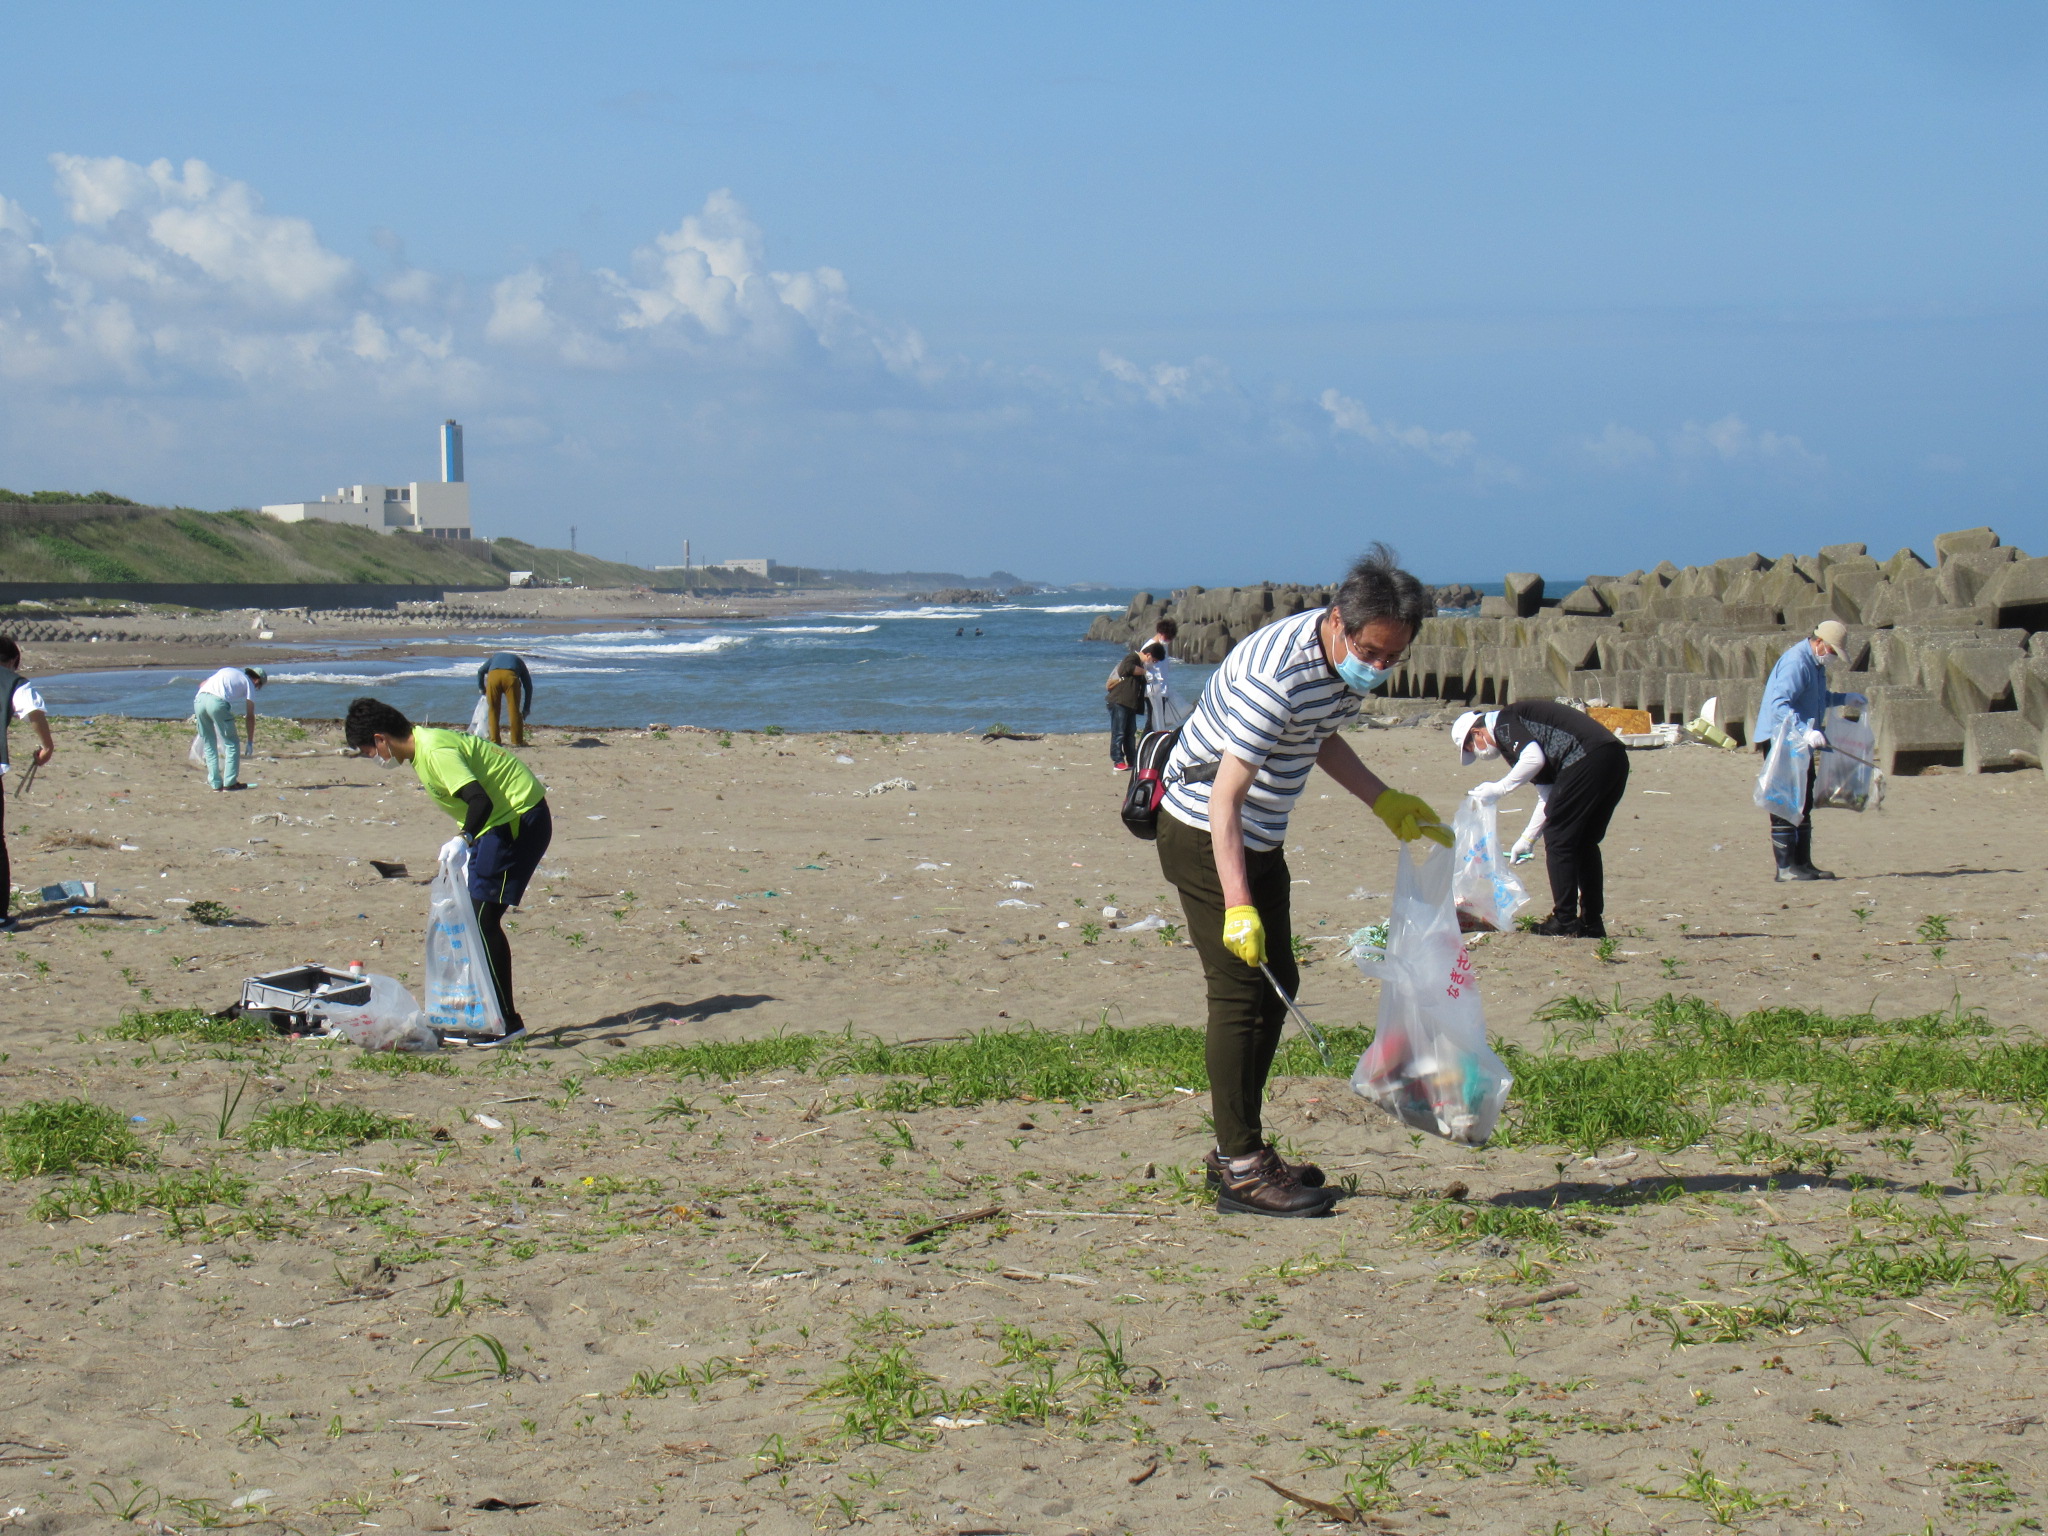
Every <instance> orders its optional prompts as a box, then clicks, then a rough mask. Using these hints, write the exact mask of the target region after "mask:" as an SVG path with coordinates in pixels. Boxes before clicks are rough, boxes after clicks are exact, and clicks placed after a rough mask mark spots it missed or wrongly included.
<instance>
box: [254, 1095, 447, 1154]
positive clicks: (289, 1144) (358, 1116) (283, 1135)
mask: <svg viewBox="0 0 2048 1536" xmlns="http://www.w3.org/2000/svg"><path fill="white" fill-rule="evenodd" d="M411 1134H412V1128H411V1126H410V1124H409V1123H408V1122H406V1121H404V1120H400V1119H398V1118H397V1117H396V1116H393V1115H387V1114H384V1113H382V1112H381V1111H379V1110H374V1109H365V1108H364V1107H363V1106H362V1105H360V1104H317V1103H315V1102H314V1101H313V1100H311V1099H300V1100H299V1101H298V1102H297V1103H294V1104H274V1105H272V1106H271V1107H270V1108H269V1109H266V1110H264V1111H263V1112H262V1113H261V1114H259V1115H257V1116H256V1117H255V1118H254V1119H253V1120H251V1121H250V1122H249V1123H248V1124H247V1125H246V1126H244V1127H243V1128H242V1139H243V1141H245V1142H246V1143H247V1144H248V1146H249V1149H250V1150H251V1151H252V1152H265V1151H269V1150H270V1149H271V1148H273V1147H284V1148H288V1149H290V1150H292V1151H297V1152H339V1151H342V1150H344V1149H346V1148H348V1147H358V1146H361V1145H362V1144H363V1143H364V1142H366V1141H383V1140H385V1139H387V1138H391V1139H396V1138H398V1137H401V1136H410V1135H411Z"/></svg>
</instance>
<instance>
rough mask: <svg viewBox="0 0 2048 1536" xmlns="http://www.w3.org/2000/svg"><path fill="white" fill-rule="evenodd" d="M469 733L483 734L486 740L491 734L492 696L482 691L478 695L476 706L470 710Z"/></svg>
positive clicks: (474, 734)
mask: <svg viewBox="0 0 2048 1536" xmlns="http://www.w3.org/2000/svg"><path fill="white" fill-rule="evenodd" d="M469 734H470V735H472V736H482V737H484V738H485V739H486V740H488V739H489V738H490V734H491V696H490V695H489V694H487V693H480V694H478V695H477V696H476V708H475V709H472V710H471V711H470V712H469Z"/></svg>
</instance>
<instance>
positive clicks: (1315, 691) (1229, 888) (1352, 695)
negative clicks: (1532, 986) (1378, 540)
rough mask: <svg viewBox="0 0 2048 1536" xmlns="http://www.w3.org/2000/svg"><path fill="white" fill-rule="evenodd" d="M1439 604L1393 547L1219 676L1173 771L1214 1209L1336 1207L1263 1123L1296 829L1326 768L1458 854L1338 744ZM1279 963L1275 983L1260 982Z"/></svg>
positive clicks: (1165, 823) (1166, 852) (1172, 831)
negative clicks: (1313, 774)
mask: <svg viewBox="0 0 2048 1536" xmlns="http://www.w3.org/2000/svg"><path fill="white" fill-rule="evenodd" d="M1428 612H1429V595H1428V592H1427V590H1426V589H1425V588H1424V587H1423V585H1422V583H1421V582H1419V581H1417V580H1416V579H1415V578H1414V577H1413V576H1411V575H1409V574H1408V572H1406V571H1404V570H1401V569H1400V568H1399V567H1398V566H1396V564H1395V563H1394V552H1393V551H1392V550H1390V549H1388V548H1387V547H1386V546H1385V545H1384V544H1375V545H1374V546H1373V547H1372V550H1371V551H1370V552H1369V553H1368V554H1367V555H1366V556H1365V557H1364V558H1363V559H1361V560H1360V561H1358V563H1357V564H1355V565H1354V566H1352V567H1351V571H1350V574H1348V575H1347V576H1346V577H1345V578H1344V583H1343V585H1342V586H1341V587H1339V588H1338V590H1337V599H1336V601H1335V602H1333V603H1332V604H1331V605H1330V606H1329V607H1328V608H1325V609H1319V610H1314V611H1311V612H1308V613H1302V614H1296V615H1294V616H1293V617H1291V618H1286V619H1282V620H1280V621H1279V622H1278V623H1277V624H1268V625H1266V626H1265V627H1264V628H1262V629H1259V630H1257V631H1255V632H1254V633H1252V634H1251V635H1249V636H1247V637H1246V638H1245V639H1243V640H1241V641H1239V642H1238V644H1237V645H1236V647H1235V648H1234V649H1232V651H1231V652H1230V654H1229V656H1227V657H1226V658H1224V662H1223V665H1222V666H1221V667H1220V668H1218V669H1217V671H1216V674H1215V675H1214V676H1213V677H1211V678H1210V679H1209V685H1208V687H1206V688H1205V689H1203V691H1202V697H1201V701H1200V702H1199V703H1198V704H1196V706H1195V710H1194V713H1193V714H1192V715H1190V716H1189V717H1188V723H1187V724H1186V725H1185V726H1184V727H1183V728H1182V730H1181V734H1180V739H1179V741H1177V742H1176V743H1175V744H1174V749H1173V755H1172V756H1171V757H1169V758H1168V759H1167V764H1166V780H1167V786H1168V787H1167V791H1166V798H1165V800H1164V802H1163V803H1162V805H1161V808H1160V809H1161V815H1160V817H1159V868H1160V871H1161V873H1163V874H1164V875H1165V876H1166V878H1167V880H1168V881H1169V882H1171V883H1172V885H1173V886H1174V887H1175V888H1176V889H1177V890H1178V891H1179V892H1180V900H1181V908H1182V910H1183V912H1184V913H1185V914H1186V916H1187V931H1188V937H1189V938H1191V939H1192V940H1194V944H1195V949H1196V950H1197V952H1198V953H1199V954H1200V955H1201V957H1202V975H1203V978H1204V980H1205V981H1206V982H1207V985H1208V994H1209V1030H1208V1049H1207V1055H1208V1065H1209V1102H1210V1106H1211V1109H1212V1111H1213V1118H1214V1120H1215V1122H1216V1149H1215V1151H1213V1152H1211V1153H1210V1154H1209V1155H1208V1165H1209V1180H1210V1183H1211V1184H1212V1185H1213V1186H1214V1187H1215V1188H1216V1192H1217V1193H1216V1209H1217V1210H1219V1211H1225V1212H1240V1213H1244V1214H1247V1215H1257V1216H1323V1215H1327V1214H1328V1213H1329V1210H1330V1207H1331V1205H1332V1204H1333V1203H1334V1201H1335V1198H1336V1197H1335V1195H1334V1193H1333V1192H1332V1191H1330V1190H1328V1189H1327V1188H1325V1187H1323V1173H1322V1170H1321V1169H1320V1168H1317V1167H1316V1166H1315V1165H1314V1164H1312V1163H1302V1164H1294V1163H1288V1162H1286V1161H1285V1160H1283V1159H1282V1158H1281V1156H1280V1155H1279V1153H1277V1152H1275V1151H1274V1150H1273V1148H1272V1146H1271V1145H1270V1144H1269V1143H1268V1142H1267V1141H1266V1136H1265V1130H1264V1127H1263V1124H1262V1122H1261V1118H1260V1105H1261V1101H1262V1099H1263V1097H1264V1095H1265V1090H1266V1077H1267V1074H1268V1073H1269V1072H1270V1071H1271V1070H1272V1066H1273V1053H1274V1052H1275V1051H1276V1050H1278V1049H1279V1045H1280V1026H1281V1024H1282V1022H1283V1021H1284V1020H1285V1019H1286V1017H1287V1013H1286V1004H1285V1003H1284V1002H1282V1001H1281V999H1280V997H1279V995H1278V994H1277V993H1276V991H1275V990H1274V986H1273V985H1272V982H1277V983H1278V984H1279V985H1280V986H1282V987H1285V988H1286V989H1287V990H1288V993H1289V995H1290V996H1291V995H1292V994H1293V991H1294V989H1295V987H1296V985H1297V984H1298V981H1299V974H1300V973H1299V972H1298V970H1297V969H1296V967H1295V963H1294V948H1293V943H1292V939H1293V926H1292V922H1291V920H1290V916H1289V886H1290V880H1289V875H1288V872H1287V854H1286V851H1285V849H1284V848H1283V846H1282V844H1283V843H1284V842H1285V840H1286V837H1287V818H1288V815H1289V813H1290V812H1292V810H1293V809H1294V802H1295V801H1296V800H1297V799H1298V798H1300V795H1301V791H1302V789H1303V788H1304V786H1306V785H1307V783H1308V774H1309V769H1310V768H1313V767H1321V768H1322V770H1323V771H1324V772H1325V773H1327V774H1328V775H1329V776H1330V777H1331V778H1333V779H1335V780H1336V781H1337V782H1338V783H1339V784H1340V785H1342V786H1343V787H1344V788H1345V789H1347V790H1349V791H1350V792H1351V793H1352V794H1354V795H1356V796H1357V797H1358V798H1359V799H1361V800H1363V801H1364V802H1365V803H1366V804H1367V805H1369V806H1371V807H1372V809H1373V813H1374V814H1375V815H1377V816H1378V817H1379V818H1380V820H1381V821H1383V822H1385V823H1386V824H1387V829H1388V830H1389V831H1390V832H1392V833H1393V834H1394V836H1396V837H1397V838H1400V839H1401V840H1402V841H1404V842H1407V841H1412V840H1413V839H1415V838H1417V837H1429V838H1433V839H1435V840H1436V841H1438V842H1441V843H1443V844H1445V845H1446V846H1448V845H1449V843H1450V841H1451V835H1450V833H1449V831H1448V830H1447V829H1445V828H1444V827H1443V826H1442V825H1441V821H1440V818H1439V817H1438V816H1437V814H1436V812H1435V811H1433V810H1431V809H1430V808H1429V806H1428V805H1427V804H1425V803H1424V802H1423V801H1422V800H1420V799H1418V798H1417V797H1416V796H1414V795H1408V794H1403V793H1402V792H1401V791H1400V790H1397V789H1389V788H1388V787H1387V786H1386V784H1385V783H1383V782H1382V781H1381V780H1380V778H1379V777H1378V775H1376V774H1375V773H1373V771H1372V770H1371V769H1370V768H1367V767H1366V766H1365V764H1364V763H1362V762H1360V761H1359V760H1358V754H1357V753H1356V752H1354V751H1353V750H1352V749H1351V744H1350V743H1349V742H1347V741H1345V740H1344V738H1343V737H1342V736H1340V735H1338V734H1337V731H1338V728H1339V727H1340V726H1342V725H1343V724H1344V723H1345V722H1346V721H1347V720H1350V719H1351V718H1353V717H1354V716H1355V715H1356V714H1357V713H1358V709H1359V705H1360V704H1361V703H1362V702H1363V700H1364V696H1365V695H1366V694H1368V693H1370V692H1372V690H1373V689H1374V688H1376V687H1378V686H1379V684H1380V681H1381V679H1383V678H1384V677H1385V676H1386V675H1387V674H1388V673H1389V672H1391V671H1392V670H1393V669H1394V668H1395V667H1396V666H1398V665H1399V664H1400V661H1401V657H1402V654H1403V653H1404V652H1405V651H1406V650H1407V649H1408V646H1409V644H1410V643H1411V642H1412V641H1413V640H1414V639H1415V632H1416V631H1417V630H1418V629H1419V628H1420V627H1421V625H1422V620H1423V616H1424V615H1425V614H1427V613H1428ZM1262 966H1264V967H1269V968H1270V971H1271V976H1272V982H1269V980H1268V978H1267V976H1266V975H1265V974H1264V973H1262V970H1261V967H1262Z"/></svg>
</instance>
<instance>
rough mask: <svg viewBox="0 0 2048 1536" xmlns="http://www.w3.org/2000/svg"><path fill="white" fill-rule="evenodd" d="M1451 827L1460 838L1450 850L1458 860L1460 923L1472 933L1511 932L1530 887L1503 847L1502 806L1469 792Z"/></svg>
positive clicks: (1455, 887)
mask: <svg viewBox="0 0 2048 1536" xmlns="http://www.w3.org/2000/svg"><path fill="white" fill-rule="evenodd" d="M1451 831H1452V832H1453V833H1454V834H1455V835H1456V838H1457V841H1456V844H1455V846H1454V847H1453V848H1452V850H1451V853H1452V857H1453V858H1454V859H1455V860H1456V863H1457V868H1456V872H1455V873H1454V874H1453V875H1452V877H1451V897H1452V899H1453V900H1454V901H1456V903H1457V906H1458V924H1459V926H1460V927H1462V928H1463V929H1465V930H1466V931H1467V932H1469V933H1487V932H1493V933H1507V932H1509V931H1510V930H1512V929H1513V928H1514V926H1515V914H1516V913H1517V912H1519V911H1521V910H1522V908H1524V907H1526V906H1527V905H1528V904H1529V893H1528V891H1526V890H1525V889H1523V887H1522V882H1521V881H1520V880H1519V879H1517V878H1516V877H1515V874H1514V872H1513V871H1512V870H1510V869H1509V868H1508V861H1507V857H1506V855H1505V854H1503V853H1502V852H1501V846H1500V814H1499V810H1498V808H1497V807H1496V806H1495V804H1494V803H1493V802H1492V801H1491V800H1489V801H1487V802H1486V803H1485V804H1483V805H1482V804H1481V803H1480V802H1479V801H1477V800H1474V799H1473V798H1472V797H1471V796H1470V795H1467V796H1466V797H1465V800H1464V803H1463V804H1461V805H1460V806H1459V807H1458V814H1457V815H1456V816H1455V817H1454V818H1452V821H1451Z"/></svg>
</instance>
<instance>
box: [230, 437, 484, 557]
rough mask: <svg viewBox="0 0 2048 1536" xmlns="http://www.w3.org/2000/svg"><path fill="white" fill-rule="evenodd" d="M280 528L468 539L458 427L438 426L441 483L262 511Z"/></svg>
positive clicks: (370, 489)
mask: <svg viewBox="0 0 2048 1536" xmlns="http://www.w3.org/2000/svg"><path fill="white" fill-rule="evenodd" d="M263 512H264V515H265V516H267V517H274V518H276V519H277V520H278V521H279V522H281V523H303V522H307V521H316V522H323V523H349V524H352V525H354V526H355V527H358V528H368V529H370V530H371V531H372V532H375V533H397V532H399V531H400V530H403V531H405V532H406V533H418V534H424V535H425V536H426V537H428V538H430V539H469V538H474V537H475V536H476V535H475V534H474V533H472V532H471V530H470V521H469V486H468V484H467V483H466V482H465V481H464V480H463V478H462V424H461V423H460V422H456V421H448V422H444V423H442V426H441V478H440V479H439V480H437V481H436V480H414V481H412V482H411V483H410V484H407V485H344V486H342V487H341V488H340V489H339V490H337V491H336V492H335V493H334V494H333V495H332V496H322V497H321V498H320V499H319V500H318V501H286V502H280V503H278V504H277V505H276V506H270V507H265V508H264V509H263Z"/></svg>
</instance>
